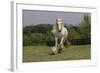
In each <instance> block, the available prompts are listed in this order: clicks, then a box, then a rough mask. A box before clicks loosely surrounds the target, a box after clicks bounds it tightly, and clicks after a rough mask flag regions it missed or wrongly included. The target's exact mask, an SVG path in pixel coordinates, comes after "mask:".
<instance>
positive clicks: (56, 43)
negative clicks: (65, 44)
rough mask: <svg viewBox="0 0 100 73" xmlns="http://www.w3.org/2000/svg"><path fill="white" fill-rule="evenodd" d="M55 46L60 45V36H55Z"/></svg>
mask: <svg viewBox="0 0 100 73" xmlns="http://www.w3.org/2000/svg"><path fill="white" fill-rule="evenodd" d="M55 47H56V48H57V47H58V38H57V37H56V36H55Z"/></svg>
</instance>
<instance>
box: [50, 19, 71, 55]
mask: <svg viewBox="0 0 100 73" xmlns="http://www.w3.org/2000/svg"><path fill="white" fill-rule="evenodd" d="M51 32H52V33H53V34H54V36H55V47H53V48H52V51H53V52H54V51H55V52H56V53H61V52H62V49H63V48H67V47H68V46H69V45H70V43H69V41H68V30H67V28H66V27H64V23H63V20H62V18H57V19H56V24H54V25H53V30H52V31H51ZM58 39H60V43H58ZM56 53H55V54H56Z"/></svg>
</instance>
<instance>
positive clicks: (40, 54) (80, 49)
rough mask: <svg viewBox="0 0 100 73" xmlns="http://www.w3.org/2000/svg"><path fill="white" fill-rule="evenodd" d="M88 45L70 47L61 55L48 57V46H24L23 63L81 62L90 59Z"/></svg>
mask: <svg viewBox="0 0 100 73" xmlns="http://www.w3.org/2000/svg"><path fill="white" fill-rule="evenodd" d="M90 48H91V47H90V45H80V46H70V47H69V48H65V49H64V50H63V52H62V53H60V54H56V55H50V53H51V47H48V46H24V47H23V62H41V61H61V60H83V59H90V58H91V49H90Z"/></svg>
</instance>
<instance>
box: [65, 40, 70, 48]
mask: <svg viewBox="0 0 100 73" xmlns="http://www.w3.org/2000/svg"><path fill="white" fill-rule="evenodd" d="M70 45H71V43H70V42H69V41H68V38H66V39H65V41H64V47H65V48H68V47H69V46H70Z"/></svg>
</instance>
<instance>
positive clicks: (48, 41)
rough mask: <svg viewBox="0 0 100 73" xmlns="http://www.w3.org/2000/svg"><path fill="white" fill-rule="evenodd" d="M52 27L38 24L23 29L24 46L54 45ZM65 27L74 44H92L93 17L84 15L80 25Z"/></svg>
mask: <svg viewBox="0 0 100 73" xmlns="http://www.w3.org/2000/svg"><path fill="white" fill-rule="evenodd" d="M52 26H53V24H37V25H30V26H25V27H23V46H29V45H54V35H53V34H52V33H51V30H52ZM64 26H65V27H66V28H67V29H68V32H69V34H68V39H69V41H70V42H71V43H72V44H77V43H78V44H81V43H82V42H84V43H82V44H85V43H86V44H90V39H91V17H90V16H89V15H84V17H83V20H82V21H81V22H80V24H77V25H72V24H64ZM82 39H83V40H82ZM79 41H80V42H79Z"/></svg>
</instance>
